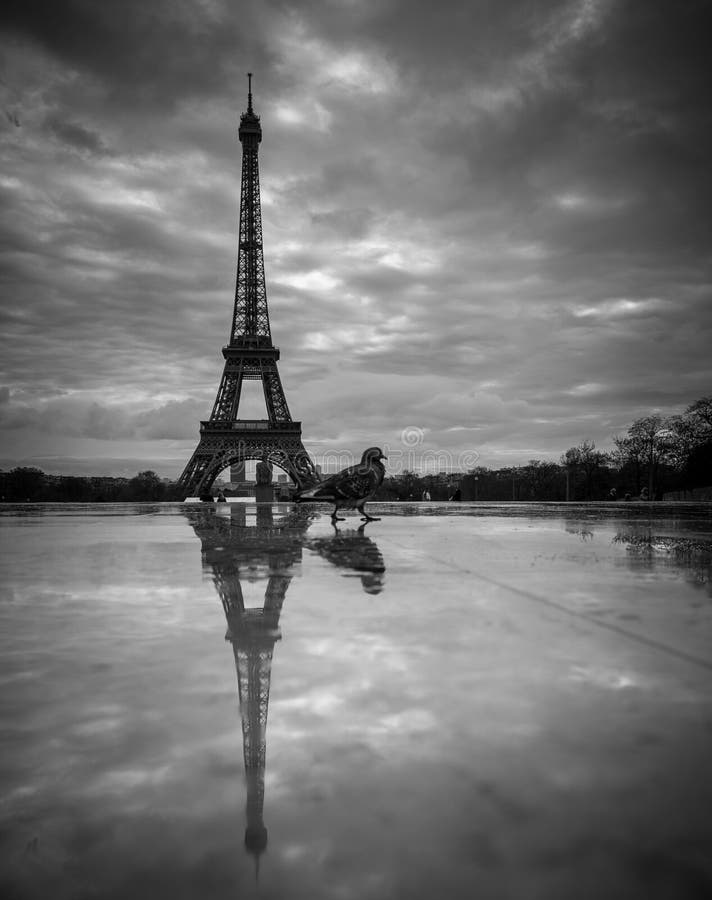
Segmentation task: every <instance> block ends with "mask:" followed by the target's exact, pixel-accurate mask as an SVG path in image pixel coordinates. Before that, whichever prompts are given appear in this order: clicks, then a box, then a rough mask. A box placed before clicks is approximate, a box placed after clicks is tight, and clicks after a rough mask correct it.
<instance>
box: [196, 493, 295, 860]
mask: <svg viewBox="0 0 712 900" xmlns="http://www.w3.org/2000/svg"><path fill="white" fill-rule="evenodd" d="M252 509H253V510H255V525H254V526H248V525H247V514H246V510H245V505H244V504H242V503H235V504H231V505H230V506H229V507H227V508H226V507H223V508H222V509H220V510H219V511H218V510H216V509H215V508H193V509H190V508H188V509H185V510H184V512H185V515H186V516H187V517H188V519H189V520H190V523H191V525H192V526H193V529H194V531H195V533H196V535H197V536H198V537H199V538H200V542H201V549H202V559H203V569H204V571H207V572H210V573H211V574H212V577H213V583H214V584H215V587H216V589H217V592H218V594H219V596H220V600H221V601H222V605H223V609H224V610H225V617H226V619H227V633H226V635H225V639H226V640H228V641H230V643H231V644H232V649H233V653H234V655H235V667H236V669H237V683H238V690H239V695H240V717H241V719H242V740H243V752H244V760H245V779H246V783H247V806H246V818H247V828H246V830H245V847H246V848H247V850H248V851H249V852H250V853H252V854H253V855H254V856H255V859H256V862H257V864H258V863H259V857H260V855H261V854H262V852H263V851H264V849H265V848H266V846H267V829H266V828H265V825H264V820H263V807H264V792H265V764H266V754H267V709H268V705H269V691H270V679H271V674H272V654H273V651H274V645H275V643H276V642H277V641H278V640H280V638H281V633H280V630H279V617H280V613H281V611H282V605H283V603H284V598H285V596H286V593H287V589H288V587H289V584H290V582H291V580H292V574H293V571H294V567H295V566H296V565H298V564H299V563H300V562H301V558H302V545H303V541H304V535H305V533H306V530H307V528H308V526H309V521H310V518H309V516H306V515H304V514H303V513H301V512H300V513H291V514H290V515H288V516H285V517H284V518H282V519H280V520H277V521H275V519H274V516H273V512H272V507H271V506H266V505H263V504H259V505H256V508H255V507H253V508H252ZM223 512H225V513H227V514H228V515H222V513H223ZM241 577H242V578H246V579H247V580H249V581H253V582H254V581H261V580H267V586H266V589H265V595H264V604H263V605H262V606H261V607H252V608H250V607H247V606H246V605H245V601H244V597H243V592H242V584H241V580H240V579H241Z"/></svg>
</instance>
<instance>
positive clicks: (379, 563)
mask: <svg viewBox="0 0 712 900" xmlns="http://www.w3.org/2000/svg"><path fill="white" fill-rule="evenodd" d="M365 527H366V523H365V522H364V523H363V525H361V527H360V528H358V529H357V530H356V531H354V530H352V529H348V530H347V531H339V529H338V528H337V527H336V525H334V532H335V534H334V535H333V537H317V538H311V539H309V540H307V541H306V542H305V544H304V546H305V547H308V548H309V549H310V550H313V551H314V552H315V553H318V554H319V556H321V557H322V558H323V559H325V560H327V561H328V562H330V563H331V564H332V565H333V566H336V567H337V568H338V569H345V570H346V571H345V572H344V573H343V574H344V575H346V576H353V575H356V576H358V577H359V578H360V579H361V586H362V587H363V589H364V591H365V592H366V593H367V594H380V592H381V591H382V590H383V578H384V573H385V571H386V565H385V563H384V562H383V557H382V556H381V551H380V550H379V549H378V545H377V544H376V543H375V541H372V540H371V538H368V537H366V535H365V534H364V531H363V530H364V528H365Z"/></svg>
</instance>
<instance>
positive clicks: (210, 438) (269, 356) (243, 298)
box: [178, 73, 319, 497]
mask: <svg viewBox="0 0 712 900" xmlns="http://www.w3.org/2000/svg"><path fill="white" fill-rule="evenodd" d="M248 78H249V82H248V95H247V98H248V99H247V112H246V113H243V115H242V116H241V117H240V128H239V131H238V135H239V138H240V143H241V144H242V186H241V190H240V229H239V242H238V256H237V279H236V288H235V306H234V312H233V318H232V328H231V331H230V342H229V344H228V345H227V346H226V347H223V351H222V353H223V357H224V359H225V367H224V369H223V375H222V379H221V381H220V386H219V387H218V392H217V396H216V398H215V403H214V404H213V409H212V412H211V414H210V418H209V419H208V420H207V421H203V422H201V423H200V440H199V442H198V446H197V447H196V449H195V452H194V453H193V455H192V457H191V458H190V460H189V462H188V464H187V466H186V467H185V469H184V470H183V474H182V475H181V476H180V478H179V480H178V487H179V490H180V492H181V493H182V495H183V496H184V497H187V496H195V495H197V496H201V495H203V494H205V493H207V492H208V491H209V490H210V488H211V487H212V484H213V482H214V481H215V479H216V478H217V476H218V475H219V474H220V472H222V471H223V469H226V468H227V467H228V466H231V465H235V464H238V463H242V462H245V461H247V460H256V459H263V458H264V457H265V456H266V457H267V459H268V460H269V461H270V462H271V463H273V464H275V465H277V466H279V467H280V468H281V469H283V470H284V471H285V472H286V473H287V474H288V475H289V476H290V477H291V479H292V481H293V482H294V483H295V484H296V485H297V486H298V487H307V486H308V485H310V484H313V483H314V482H316V481H318V480H319V476H318V474H317V471H316V468H315V466H314V463H313V462H312V460H311V458H310V456H309V454H308V453H307V451H306V450H305V448H304V444H303V443H302V424H301V422H294V421H292V417H291V415H290V412H289V407H288V406H287V400H286V398H285V396H284V389H283V387H282V382H281V379H280V377H279V371H278V369H277V361H278V360H279V349H278V348H277V347H275V346H274V345H273V343H272V333H271V331H270V324H269V311H268V309H267V290H266V287H265V270H264V254H263V249H262V212H261V206H260V177H259V165H258V148H259V144H260V141H261V140H262V126H261V125H260V117H259V116H258V115H256V114H255V112H254V110H253V108H252V74H251V73H248ZM245 380H255V381H260V382H261V384H262V389H263V392H264V399H265V406H266V409H267V418H266V419H240V418H239V416H238V410H239V406H240V396H241V393H242V387H243V383H244V382H245Z"/></svg>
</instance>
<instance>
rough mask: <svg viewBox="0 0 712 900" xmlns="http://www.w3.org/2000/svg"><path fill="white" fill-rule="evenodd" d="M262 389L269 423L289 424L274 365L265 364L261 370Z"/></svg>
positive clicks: (285, 404) (289, 420)
mask: <svg viewBox="0 0 712 900" xmlns="http://www.w3.org/2000/svg"><path fill="white" fill-rule="evenodd" d="M262 388H263V390H264V392H265V403H266V405H267V415H268V416H269V420H270V422H291V421H292V417H291V416H290V415H289V407H288V406H287V400H286V398H285V396H284V389H283V388H282V382H281V380H280V377H279V372H278V370H277V366H276V365H275V364H271V365H270V364H267V365H265V366H264V368H263V369H262Z"/></svg>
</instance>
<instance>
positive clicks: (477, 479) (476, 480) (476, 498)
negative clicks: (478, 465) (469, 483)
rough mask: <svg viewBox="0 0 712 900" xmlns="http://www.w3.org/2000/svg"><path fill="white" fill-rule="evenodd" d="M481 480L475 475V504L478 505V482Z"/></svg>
mask: <svg viewBox="0 0 712 900" xmlns="http://www.w3.org/2000/svg"><path fill="white" fill-rule="evenodd" d="M479 480H480V476H479V475H475V503H477V500H478V496H477V482H478V481H479Z"/></svg>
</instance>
